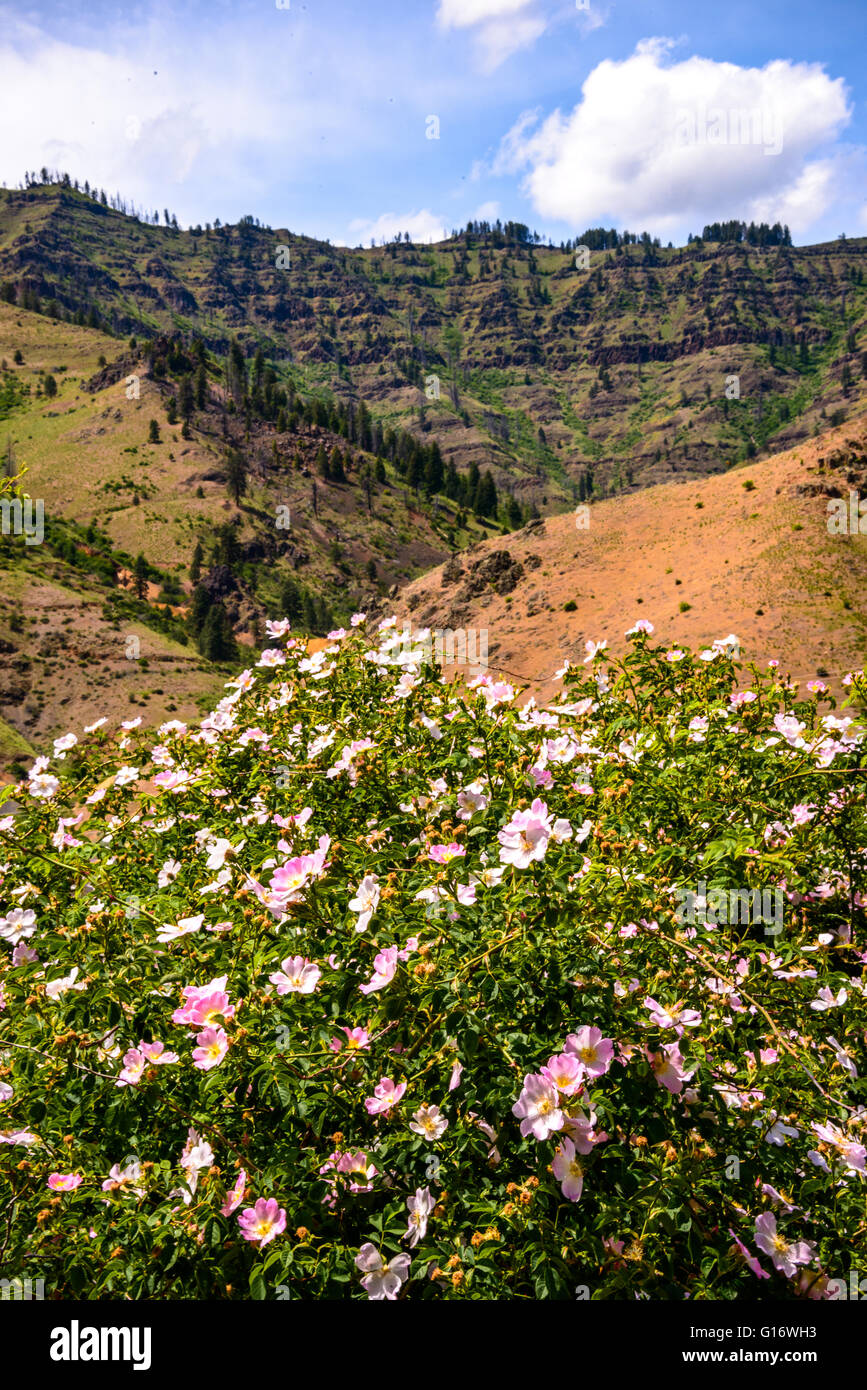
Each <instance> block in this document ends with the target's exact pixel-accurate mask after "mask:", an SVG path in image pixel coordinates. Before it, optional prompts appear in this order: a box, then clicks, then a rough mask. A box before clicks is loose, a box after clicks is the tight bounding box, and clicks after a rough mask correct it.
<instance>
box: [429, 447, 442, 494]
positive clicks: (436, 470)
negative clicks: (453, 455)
mask: <svg viewBox="0 0 867 1390" xmlns="http://www.w3.org/2000/svg"><path fill="white" fill-rule="evenodd" d="M444 481H445V469H444V468H443V456H442V454H441V452H440V446H439V444H438V443H437V442H436V440H434V442H433V444H432V445H431V447H430V451H429V453H428V461H427V467H426V468H425V476H424V490H425V492H426V493H427V494H428V496H429V497H433V496H434V494H435V493H437V492H442V489H443V482H444Z"/></svg>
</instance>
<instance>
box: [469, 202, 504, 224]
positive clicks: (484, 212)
mask: <svg viewBox="0 0 867 1390" xmlns="http://www.w3.org/2000/svg"><path fill="white" fill-rule="evenodd" d="M499 215H500V204H499V203H493V202H491V203H482V204H481V206H480V207H477V208H476V210H475V212H474V213H473V216H472V219H471V220H472V221H474V222H496V220H497V218H498V217H499Z"/></svg>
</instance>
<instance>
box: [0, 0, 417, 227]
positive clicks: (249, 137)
mask: <svg viewBox="0 0 867 1390" xmlns="http://www.w3.org/2000/svg"><path fill="white" fill-rule="evenodd" d="M294 13H295V11H294V8H293V11H292V14H294ZM3 16H4V20H7V22H6V23H5V25H4V28H3V31H2V34H0V72H2V74H3V78H2V82H0V129H4V130H8V131H10V132H11V131H12V130H14V131H15V139H14V141H13V140H12V139H9V140H6V141H4V142H2V145H0V178H2V179H4V180H6V182H7V183H10V184H17V183H18V182H19V180H20V179H21V178H22V177H23V174H24V171H25V169H35V170H37V171H38V170H39V169H40V168H41V167H42V165H47V166H48V167H49V168H60V169H63V170H66V171H67V172H68V173H69V174H70V175H72V176H73V177H77V178H79V179H80V180H81V181H82V182H83V180H84V179H85V178H86V179H88V180H89V181H90V182H91V183H94V184H96V185H97V186H99V187H104V188H105V189H106V191H107V192H109V193H113V192H115V191H120V192H121V193H122V194H123V195H124V196H125V197H126V198H127V199H128V200H129V199H132V200H134V201H135V202H136V203H137V204H139V205H140V206H144V207H146V208H150V207H153V206H156V205H157V204H158V205H159V208H160V210H162V207H163V204H164V203H168V204H169V206H170V208H172V210H173V211H175V212H177V214H178V216H179V218H180V220H181V222H182V223H183V222H184V221H185V220H186V221H189V220H192V221H198V220H202V221H204V220H205V219H206V218H209V217H212V216H213V215H214V214H217V215H219V216H221V217H226V216H227V215H229V214H232V213H234V215H239V213H241V212H250V211H252V212H254V213H257V212H259V211H260V208H261V203H262V198H263V192H271V191H272V190H273V187H274V184H275V182H278V181H279V182H281V183H286V184H288V185H289V186H291V183H292V180H293V179H294V178H296V177H298V176H299V175H303V174H306V173H307V172H308V170H309V168H310V164H311V160H312V159H315V161H316V165H317V168H318V169H321V168H322V166H328V165H330V164H332V163H333V162H335V161H337V162H342V161H344V160H345V159H346V158H347V157H348V156H349V155H350V154H351V152H352V151H353V150H363V149H365V148H369V147H370V145H371V144H374V145H378V146H379V147H382V146H383V144H384V143H385V142H387V139H388V135H389V125H388V119H387V118H384V117H383V116H381V115H379V114H378V113H377V112H376V111H374V110H373V107H372V103H371V101H370V100H365V97H366V96H367V95H368V94H369V89H370V87H371V86H373V85H374V84H375V82H376V81H377V80H379V82H380V84H381V81H382V76H381V73H380V74H379V76H378V79H377V75H376V73H375V72H374V70H373V68H374V65H372V64H369V63H365V62H360V61H359V54H358V43H357V39H353V41H352V50H353V51H352V52H351V53H350V52H349V51H348V45H346V44H341V43H340V42H339V41H338V40H335V43H334V45H330V46H329V49H328V53H327V54H325V53H323V52H322V51H321V48H320V49H317V47H316V44H315V43H314V42H313V41H312V40H311V39H310V36H309V34H308V33H307V30H305V29H304V27H303V21H300V20H299V21H293V23H297V26H298V32H297V33H296V34H295V43H294V46H293V47H292V48H291V49H290V50H289V51H288V52H287V49H286V46H285V44H281V43H278V42H276V41H275V42H272V43H270V44H269V43H267V42H263V40H262V38H261V36H260V35H259V34H257V33H251V34H250V36H249V38H247V37H245V36H239V35H238V34H237V32H235V31H233V30H231V29H228V30H227V28H226V27H222V28H221V27H219V26H218V24H217V22H216V21H215V23H214V25H213V26H197V29H196V36H195V44H196V51H195V55H194V56H192V55H189V54H187V53H186V52H185V49H184V46H183V43H182V42H181V41H180V36H179V33H178V32H177V30H176V29H174V28H171V27H168V28H167V27H166V24H167V23H168V22H169V21H167V20H166V18H165V16H164V15H163V16H162V17H150V16H145V17H139V16H137V15H135V14H131V15H130V16H129V17H127V16H126V15H124V17H123V19H122V21H121V23H120V25H119V26H115V27H110V26H105V27H104V30H103V31H102V32H100V34H99V36H98V38H92V39H89V40H87V41H77V42H68V41H66V40H64V39H63V38H61V37H58V36H56V35H55V34H52V33H50V32H48V31H47V30H43V29H39V28H38V27H36V26H35V25H33V24H31V23H26V22H24V21H21V20H18V19H13V18H11V17H9V16H7V13H6V11H3ZM269 18H273V25H274V26H276V27H275V28H274V29H273V31H272V32H273V33H274V35H275V37H276V38H279V37H280V36H281V33H282V31H281V29H280V27H279V26H280V25H281V23H282V22H283V21H284V20H285V19H287V18H288V16H287V15H284V14H283V13H282V12H281V11H279V10H274V12H273V17H271V16H269ZM267 37H268V31H267V30H266V39H267ZM314 38H315V36H314ZM335 90H339V91H340V92H341V100H340V101H337V100H335V98H334V92H335ZM394 90H395V91H397V88H395V89H394Z"/></svg>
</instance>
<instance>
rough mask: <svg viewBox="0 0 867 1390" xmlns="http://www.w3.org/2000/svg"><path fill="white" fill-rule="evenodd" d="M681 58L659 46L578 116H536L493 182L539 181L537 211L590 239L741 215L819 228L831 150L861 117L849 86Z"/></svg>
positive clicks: (531, 188)
mask: <svg viewBox="0 0 867 1390" xmlns="http://www.w3.org/2000/svg"><path fill="white" fill-rule="evenodd" d="M673 46H674V45H673V41H672V40H669V39H647V40H644V41H643V42H642V43H640V44H639V45H638V47H637V48H636V50H635V52H634V53H633V54H632V55H631V56H630V57H629V58H627V59H625V60H623V61H621V62H616V61H613V60H606V61H604V62H602V63H600V64H599V65H598V66H597V67H596V68H594V70H593V71H592V72H591V73H590V75H589V77H588V78H587V80H586V81H585V82H584V85H583V87H582V89H581V100H580V102H579V103H578V105H577V106H576V107H575V108H574V110H573V111H572V112H571V113H570V114H568V115H563V114H562V113H561V112H560V111H559V110H556V111H554V112H552V113H551V114H550V115H549V116H548V117H547V118H546V119H545V120H544V121H542V123H541V125H540V124H539V120H540V113H539V112H538V111H527V112H524V113H523V114H522V115H521V116H520V117H519V119H518V120H517V122H516V123H515V125H514V126H513V127H512V129H511V130H510V131H509V132H508V133H507V134H506V136H505V137H504V138H503V140H502V142H501V145H500V149H499V152H498V155H497V158H496V160H495V162H494V166H493V172H494V173H499V174H503V173H507V172H512V173H514V172H518V171H520V170H527V171H528V172H527V173H526V175H525V179H524V191H525V192H526V194H527V195H528V196H529V198H530V199H531V201H532V203H533V206H534V208H535V210H536V212H537V213H539V214H540V215H541V216H545V217H548V218H554V219H557V220H558V221H563V222H568V223H570V224H571V225H572V226H573V227H574V228H575V230H576V231H582V230H583V229H584V228H585V227H587V226H590V225H594V224H597V223H600V222H601V223H605V224H606V225H610V224H614V225H617V226H619V227H629V228H630V229H632V230H636V231H642V230H644V229H645V228H646V229H647V230H648V231H655V232H657V233H658V234H660V235H661V234H663V233H665V232H667V231H669V230H671V229H672V228H675V227H678V226H680V225H682V224H684V223H685V222H690V221H691V222H692V223H693V225H696V226H697V225H699V224H701V223H703V222H704V221H708V220H714V219H716V218H717V217H730V216H740V217H744V218H747V219H749V218H753V217H754V218H757V219H759V220H764V221H768V220H770V221H777V220H778V219H779V220H780V221H788V222H789V225H790V226H791V228H792V231H793V232H799V231H801V230H803V229H805V228H806V227H808V226H809V225H811V224H812V223H813V222H815V221H817V220H818V219H819V218H820V216H821V215H822V214H823V213H824V212H825V210H826V208H827V206H828V204H829V203H830V201H831V200H832V198H833V196H834V184H835V178H834V169H835V166H836V164H837V162H838V160H839V156H838V154H837V153H836V152H835V151H833V150H832V151H830V152H829V149H828V147H829V145H830V142H831V141H833V140H834V139H835V137H836V136H837V135H838V133H839V132H840V130H841V129H842V127H843V126H844V125H845V124H846V123H847V121H848V120H849V118H850V111H849V109H848V105H847V96H846V90H845V86H844V83H843V80H842V79H841V78H837V79H831V78H830V77H828V76H827V74H826V73H825V72H824V71H823V70H822V68H821V66H820V65H819V64H817V63H793V62H789V61H785V60H779V61H775V62H771V63H768V64H767V65H766V66H765V67H764V68H742V67H738V66H736V65H735V64H733V63H720V62H715V61H713V60H711V59H707V58H700V57H696V56H694V57H690V58H687V59H684V60H682V61H680V62H671V61H670V54H671V49H672V48H673Z"/></svg>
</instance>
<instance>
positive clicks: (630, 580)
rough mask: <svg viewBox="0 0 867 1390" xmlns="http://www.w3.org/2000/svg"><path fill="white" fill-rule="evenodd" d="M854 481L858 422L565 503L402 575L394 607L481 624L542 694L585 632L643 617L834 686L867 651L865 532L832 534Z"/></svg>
mask: <svg viewBox="0 0 867 1390" xmlns="http://www.w3.org/2000/svg"><path fill="white" fill-rule="evenodd" d="M850 488H851V489H853V490H855V491H857V492H859V495H860V496H861V497H867V418H865V417H861V418H860V419H859V420H857V421H855V422H850V423H849V424H847V425H845V426H842V427H841V428H839V429H837V430H832V431H829V432H828V433H827V434H825V435H823V436H821V437H819V438H816V439H814V440H811V441H810V442H809V443H807V444H804V445H799V446H798V447H797V448H795V449H793V450H791V451H789V452H787V453H783V454H778V455H776V456H775V457H773V458H771V459H768V460H765V461H764V462H761V463H753V464H750V465H747V466H744V467H741V468H737V469H734V470H732V471H730V472H728V473H726V474H723V475H720V476H717V477H711V478H705V479H702V480H700V481H690V482H684V483H666V484H662V485H660V486H658V487H652V488H647V489H645V490H644V491H642V492H639V493H637V494H634V495H632V496H629V497H625V498H614V499H611V500H607V501H603V502H599V503H596V504H594V505H593V506H592V508H591V509H590V514H589V527H587V529H582V528H581V527H580V526H579V524H578V520H579V519H578V518H577V517H576V516H575V515H573V514H571V513H570V514H568V515H563V516H558V517H554V518H547V519H546V520H544V521H542V522H537V523H531V524H530V526H528V527H525V528H524V529H523V530H522V531H519V532H517V533H515V534H514V535H511V536H508V537H505V538H501V539H497V540H489V541H485V542H483V543H481V544H480V545H477V546H474V547H473V548H472V549H471V550H470V551H468V552H465V553H464V554H463V555H461V556H459V557H455V558H454V559H453V560H452V561H450V562H448V563H447V564H446V565H445V566H439V567H438V568H437V569H436V570H432V571H430V572H429V573H428V574H426V575H424V576H423V577H422V578H420V579H418V580H416V581H415V582H414V583H412V584H410V585H408V586H407V587H406V588H405V589H404V590H402V591H401V595H400V599H399V601H398V602H397V604H396V605H395V606H394V611H396V612H397V613H398V616H399V617H401V618H402V619H405V620H409V621H411V623H412V624H413V626H414V627H421V626H425V627H431V628H434V629H437V628H442V629H447V628H453V629H459V628H467V629H468V628H476V629H479V630H481V629H486V630H487V633H488V649H489V665H490V669H491V670H492V671H502V672H504V673H510V674H512V675H515V676H519V677H522V678H523V679H524V680H525V681H526V682H527V683H528V684H530V685H531V686H532V687H533V688H534V690H535V691H537V692H539V693H541V694H542V695H548V694H551V693H553V691H554V690H555V689H556V688H557V687H556V685H555V684H554V683H552V681H551V679H550V678H551V676H552V674H553V672H554V671H555V670H556V669H557V668H558V667H559V666H561V665H562V662H563V660H564V658H569V659H571V660H573V661H574V660H579V661H580V660H583V657H584V643H585V641H586V640H587V639H590V638H592V639H593V640H595V641H598V640H600V639H603V638H605V639H607V640H608V642H609V644H610V646H611V648H612V649H613V650H615V651H616V650H622V649H623V647H624V646H625V645H626V643H625V640H624V634H625V632H626V630H627V629H628V628H630V627H632V626H633V624H634V623H635V622H636V621H637V620H638V619H639V618H646V619H649V621H650V622H652V623H653V624H654V627H655V629H656V636H657V638H658V640H659V641H662V642H665V643H670V644H674V645H676V644H678V643H689V644H690V645H692V646H703V645H706V644H708V643H709V642H711V641H712V640H713V639H714V638H718V637H725V636H727V635H728V634H729V633H732V632H734V633H735V634H736V635H737V636H738V637H739V638H740V641H741V649H742V655H743V659H744V660H746V661H756V662H758V663H762V664H763V663H765V662H767V661H768V660H769V659H770V658H772V657H776V658H778V659H779V660H780V661H781V662H782V663H783V665H784V666H785V667H786V668H787V669H789V670H790V671H791V673H792V675H793V676H794V677H795V678H797V679H801V680H807V679H810V678H814V677H816V676H827V677H828V684H829V685H831V686H832V687H833V688H835V689H836V688H838V681H839V677H841V676H842V675H844V674H845V673H846V671H848V670H850V669H852V668H853V667H859V666H862V665H864V664H865V659H867V626H865V621H864V604H863V595H864V593H865V586H867V535H865V536H860V535H858V536H848V535H845V536H841V535H831V534H829V531H828V516H829V513H828V502H829V498H830V497H831V496H833V495H835V494H836V495H842V496H844V497H846V498H847V499H848V496H849V492H850ZM864 524H865V528H867V518H865V522H864ZM569 603H572V604H574V605H575V607H574V610H573V611H565V605H567V604H569Z"/></svg>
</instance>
